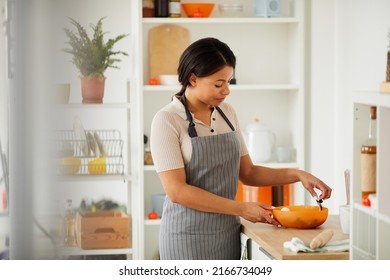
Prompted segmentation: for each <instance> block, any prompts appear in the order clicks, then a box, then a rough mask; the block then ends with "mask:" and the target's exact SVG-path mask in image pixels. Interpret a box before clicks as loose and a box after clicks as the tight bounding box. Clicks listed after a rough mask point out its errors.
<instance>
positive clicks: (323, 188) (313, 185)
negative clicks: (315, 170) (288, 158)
mask: <svg viewBox="0 0 390 280" xmlns="http://www.w3.org/2000/svg"><path fill="white" fill-rule="evenodd" d="M298 172H299V173H298V177H299V180H300V181H301V182H302V185H303V186H304V188H305V189H307V190H308V192H309V193H310V194H311V195H312V197H314V198H315V199H316V200H319V199H322V200H325V199H328V198H330V196H331V195H332V189H331V188H330V187H329V186H328V185H327V184H325V183H324V182H322V181H321V180H320V179H318V178H317V177H315V176H313V175H312V174H310V173H308V172H306V171H302V170H299V171H298ZM315 189H318V190H319V191H320V196H318V194H317V192H316V191H315Z"/></svg>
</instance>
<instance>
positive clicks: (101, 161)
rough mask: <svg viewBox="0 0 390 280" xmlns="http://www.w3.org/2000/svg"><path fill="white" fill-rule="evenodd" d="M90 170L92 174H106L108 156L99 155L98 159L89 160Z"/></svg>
mask: <svg viewBox="0 0 390 280" xmlns="http://www.w3.org/2000/svg"><path fill="white" fill-rule="evenodd" d="M88 172H89V174H91V175H101V174H106V172H107V168H106V158H105V157H99V158H97V159H94V160H91V161H89V162H88Z"/></svg>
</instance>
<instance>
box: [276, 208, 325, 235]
mask: <svg viewBox="0 0 390 280" xmlns="http://www.w3.org/2000/svg"><path fill="white" fill-rule="evenodd" d="M272 212H273V215H274V217H275V219H276V220H278V221H279V223H280V224H281V225H282V226H284V227H286V228H298V229H309V228H316V227H318V226H320V225H322V224H323V223H324V222H325V221H326V220H327V218H328V208H326V207H322V210H321V209H320V207H319V206H305V205H295V206H279V207H275V209H273V210H272Z"/></svg>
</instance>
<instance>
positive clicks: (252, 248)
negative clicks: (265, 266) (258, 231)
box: [248, 239, 274, 260]
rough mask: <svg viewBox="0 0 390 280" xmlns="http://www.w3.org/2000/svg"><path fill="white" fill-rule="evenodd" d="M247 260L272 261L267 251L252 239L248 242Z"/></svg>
mask: <svg viewBox="0 0 390 280" xmlns="http://www.w3.org/2000/svg"><path fill="white" fill-rule="evenodd" d="M248 244H249V246H248V258H249V259H250V260H272V259H274V257H272V256H271V255H270V254H269V253H268V252H267V251H265V250H264V249H263V248H262V247H261V246H260V245H259V244H257V243H256V242H255V241H254V240H253V239H249V240H248Z"/></svg>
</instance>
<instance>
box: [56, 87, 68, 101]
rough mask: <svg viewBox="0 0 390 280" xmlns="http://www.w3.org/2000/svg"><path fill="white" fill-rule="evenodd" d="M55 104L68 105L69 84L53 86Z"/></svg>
mask: <svg viewBox="0 0 390 280" xmlns="http://www.w3.org/2000/svg"><path fill="white" fill-rule="evenodd" d="M55 95H56V102H57V103H58V104H68V103H69V96H70V84H57V85H56V86H55Z"/></svg>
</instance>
